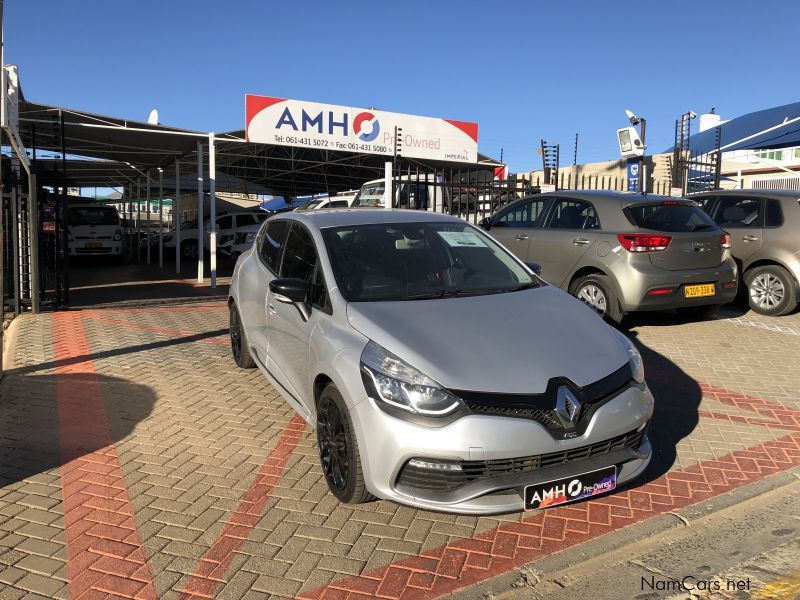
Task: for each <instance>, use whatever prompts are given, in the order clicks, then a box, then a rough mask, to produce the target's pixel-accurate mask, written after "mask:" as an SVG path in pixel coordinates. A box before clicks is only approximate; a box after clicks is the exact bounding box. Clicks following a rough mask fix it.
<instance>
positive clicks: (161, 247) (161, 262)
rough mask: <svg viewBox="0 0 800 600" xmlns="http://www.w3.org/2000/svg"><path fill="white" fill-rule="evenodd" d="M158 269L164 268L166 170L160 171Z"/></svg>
mask: <svg viewBox="0 0 800 600" xmlns="http://www.w3.org/2000/svg"><path fill="white" fill-rule="evenodd" d="M158 268H159V269H163V268H164V169H161V168H159V169H158Z"/></svg>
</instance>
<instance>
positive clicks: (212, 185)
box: [208, 131, 217, 288]
mask: <svg viewBox="0 0 800 600" xmlns="http://www.w3.org/2000/svg"><path fill="white" fill-rule="evenodd" d="M208 194H209V199H210V200H211V236H210V239H209V241H210V243H211V247H210V250H211V287H212V288H215V287H217V149H216V145H215V144H214V132H213V131H212V132H211V133H209V134H208Z"/></svg>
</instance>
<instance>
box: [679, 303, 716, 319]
mask: <svg viewBox="0 0 800 600" xmlns="http://www.w3.org/2000/svg"><path fill="white" fill-rule="evenodd" d="M719 308H720V305H719V304H711V305H707V306H683V307H681V308H679V309H677V312H678V315H679V316H680V317H682V318H684V319H687V320H691V321H705V320H707V319H710V318H712V317H713V316H714V315H716V314H717V313H718V312H719Z"/></svg>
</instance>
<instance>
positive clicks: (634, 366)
mask: <svg viewBox="0 0 800 600" xmlns="http://www.w3.org/2000/svg"><path fill="white" fill-rule="evenodd" d="M614 333H616V334H617V336H618V337H619V341H620V343H621V344H622V346H623V348H625V351H626V352H627V354H628V364H629V365H630V367H631V375H632V376H633V380H634V381H635V382H636V383H644V362H643V361H642V355H641V354H639V350H638V349H637V348H636V346H634V345H633V342H632V341H630V339H628V336H626V335H625V334H624V333H622V332H620V331H617V330H616V329H615V330H614Z"/></svg>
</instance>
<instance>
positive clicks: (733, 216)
mask: <svg viewBox="0 0 800 600" xmlns="http://www.w3.org/2000/svg"><path fill="white" fill-rule="evenodd" d="M713 218H714V221H716V222H717V224H718V225H719V226H720V227H722V228H726V227H733V228H736V227H742V228H747V227H752V228H756V227H763V226H764V214H763V208H762V202H761V199H760V198H749V197H747V196H723V197H721V198H720V200H719V202H718V203H717V207H716V208H715V209H714V216H713Z"/></svg>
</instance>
